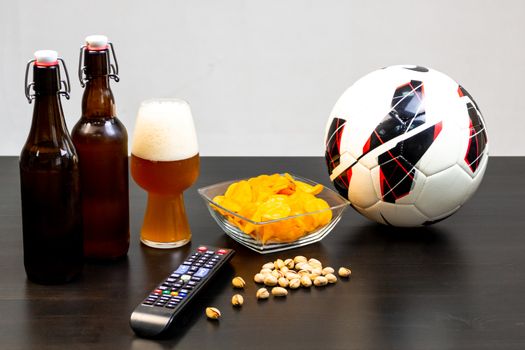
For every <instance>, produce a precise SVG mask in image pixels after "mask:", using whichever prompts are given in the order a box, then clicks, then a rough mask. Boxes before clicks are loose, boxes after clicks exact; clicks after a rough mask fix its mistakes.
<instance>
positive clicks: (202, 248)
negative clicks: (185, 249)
mask: <svg viewBox="0 0 525 350" xmlns="http://www.w3.org/2000/svg"><path fill="white" fill-rule="evenodd" d="M197 250H198V251H199V252H205V251H207V250H208V248H207V247H205V246H203V245H202V246H200V247H199V248H197Z"/></svg>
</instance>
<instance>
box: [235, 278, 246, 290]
mask: <svg viewBox="0 0 525 350" xmlns="http://www.w3.org/2000/svg"><path fill="white" fill-rule="evenodd" d="M232 286H233V288H240V289H242V288H244V286H246V282H245V281H244V279H243V278H242V277H238V276H237V277H235V278H234V279H232Z"/></svg>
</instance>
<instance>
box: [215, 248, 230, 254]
mask: <svg viewBox="0 0 525 350" xmlns="http://www.w3.org/2000/svg"><path fill="white" fill-rule="evenodd" d="M226 253H228V251H227V250H226V249H219V250H217V254H219V255H224V254H226Z"/></svg>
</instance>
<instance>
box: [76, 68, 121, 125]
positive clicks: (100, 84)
mask: <svg viewBox="0 0 525 350" xmlns="http://www.w3.org/2000/svg"><path fill="white" fill-rule="evenodd" d="M115 116H116V108H115V99H114V97H113V92H112V91H111V88H110V86H109V77H108V76H107V75H102V76H96V77H92V78H90V79H89V80H88V81H87V84H86V90H85V91H84V96H83V98H82V117H84V118H95V119H100V118H104V119H106V118H114V117H115Z"/></svg>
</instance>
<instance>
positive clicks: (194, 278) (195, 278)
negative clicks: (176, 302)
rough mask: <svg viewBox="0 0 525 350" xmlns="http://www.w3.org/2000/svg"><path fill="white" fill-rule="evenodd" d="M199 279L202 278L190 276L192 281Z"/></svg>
mask: <svg viewBox="0 0 525 350" xmlns="http://www.w3.org/2000/svg"><path fill="white" fill-rule="evenodd" d="M201 279H202V278H200V277H196V276H193V277H192V278H191V280H192V281H195V282H199V281H200V280H201Z"/></svg>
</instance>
